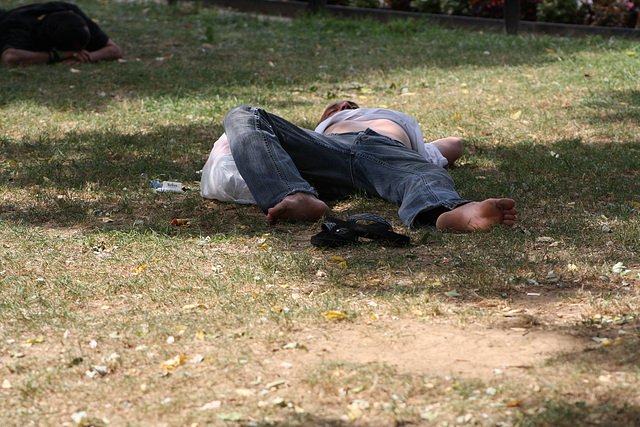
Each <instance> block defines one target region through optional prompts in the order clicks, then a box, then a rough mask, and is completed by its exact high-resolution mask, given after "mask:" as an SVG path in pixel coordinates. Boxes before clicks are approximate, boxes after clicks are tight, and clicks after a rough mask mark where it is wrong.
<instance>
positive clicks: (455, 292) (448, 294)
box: [444, 290, 462, 297]
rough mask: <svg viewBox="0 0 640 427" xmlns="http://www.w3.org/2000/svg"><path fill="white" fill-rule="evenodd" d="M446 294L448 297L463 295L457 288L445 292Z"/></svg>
mask: <svg viewBox="0 0 640 427" xmlns="http://www.w3.org/2000/svg"><path fill="white" fill-rule="evenodd" d="M444 294H445V295H446V296H448V297H461V296H462V294H459V293H458V291H456V290H453V291H449V292H445V293H444Z"/></svg>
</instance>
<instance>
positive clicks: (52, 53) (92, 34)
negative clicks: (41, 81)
mask: <svg viewBox="0 0 640 427" xmlns="http://www.w3.org/2000/svg"><path fill="white" fill-rule="evenodd" d="M0 55H1V60H2V63H3V64H6V65H34V64H53V63H56V62H63V63H66V64H77V63H89V62H100V61H113V60H116V59H119V58H121V57H122V51H121V49H120V47H119V46H118V45H117V44H116V43H115V42H114V41H113V40H111V39H110V38H109V37H108V36H107V35H106V34H105V33H104V32H103V31H102V30H101V29H100V27H99V26H98V25H97V24H96V23H95V22H93V21H92V20H91V19H90V18H89V17H88V16H87V15H86V14H85V13H84V12H83V11H82V10H80V8H79V7H78V6H76V5H74V4H71V3H66V2H60V1H54V2H47V3H37V4H31V5H26V6H22V7H19V8H16V9H11V10H8V11H0Z"/></svg>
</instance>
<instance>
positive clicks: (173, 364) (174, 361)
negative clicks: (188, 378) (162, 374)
mask: <svg viewBox="0 0 640 427" xmlns="http://www.w3.org/2000/svg"><path fill="white" fill-rule="evenodd" d="M186 359H187V356H185V355H184V354H179V355H177V356H174V357H172V358H171V359H168V360H165V361H164V362H162V363H161V364H160V366H161V367H162V369H164V370H165V371H173V370H174V369H175V368H177V367H178V366H180V365H181V364H182V362H184V361H185V360H186Z"/></svg>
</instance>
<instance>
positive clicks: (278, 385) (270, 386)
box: [265, 380, 287, 390]
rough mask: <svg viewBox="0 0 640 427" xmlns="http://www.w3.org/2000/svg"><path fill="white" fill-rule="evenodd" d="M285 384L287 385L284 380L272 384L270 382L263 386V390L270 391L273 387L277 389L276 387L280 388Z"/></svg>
mask: <svg viewBox="0 0 640 427" xmlns="http://www.w3.org/2000/svg"><path fill="white" fill-rule="evenodd" d="M286 383H287V382H286V381H285V380H278V381H274V382H271V383H269V384H267V385H266V386H265V388H266V389H267V390H269V389H272V388H274V387H275V388H278V387H280V386H281V385H284V384H286Z"/></svg>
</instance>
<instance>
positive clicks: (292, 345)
mask: <svg viewBox="0 0 640 427" xmlns="http://www.w3.org/2000/svg"><path fill="white" fill-rule="evenodd" d="M282 348H284V349H285V350H308V349H307V347H305V346H304V345H302V344H300V343H298V342H290V343H289V344H286V345H285V346H283V347H282Z"/></svg>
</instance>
